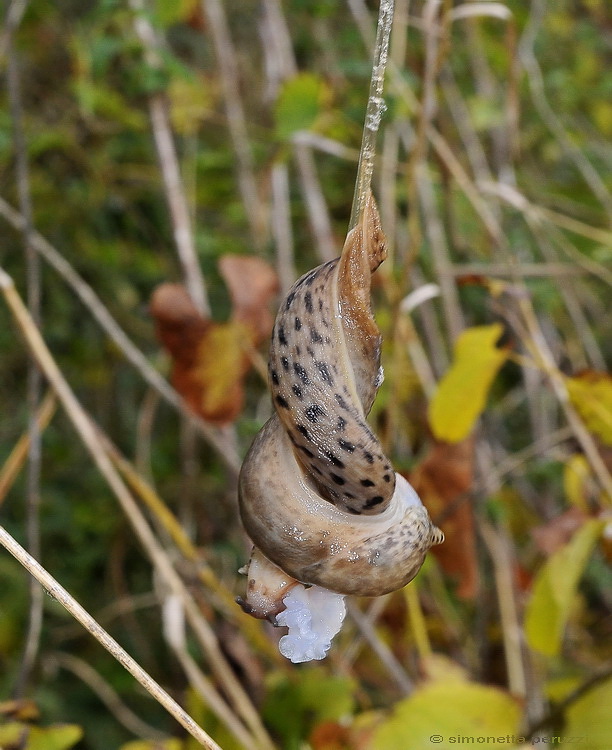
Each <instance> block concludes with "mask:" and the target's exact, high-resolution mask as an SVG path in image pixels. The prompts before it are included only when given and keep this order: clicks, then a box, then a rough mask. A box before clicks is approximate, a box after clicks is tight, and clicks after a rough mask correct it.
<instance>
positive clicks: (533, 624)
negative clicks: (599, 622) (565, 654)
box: [525, 519, 603, 656]
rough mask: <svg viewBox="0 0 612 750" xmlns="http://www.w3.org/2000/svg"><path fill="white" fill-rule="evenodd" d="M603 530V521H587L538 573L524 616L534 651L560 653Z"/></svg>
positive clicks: (526, 633)
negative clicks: (572, 609) (581, 582)
mask: <svg viewBox="0 0 612 750" xmlns="http://www.w3.org/2000/svg"><path fill="white" fill-rule="evenodd" d="M602 528H603V521H598V520H597V519H591V520H589V521H587V522H586V523H585V524H584V525H583V526H582V528H580V529H579V530H578V531H577V532H576V533H575V534H574V536H573V537H572V539H571V540H570V541H569V542H568V543H567V544H566V545H565V546H564V547H562V548H561V549H559V550H557V551H556V552H555V553H554V554H552V555H551V556H550V557H549V558H548V560H547V561H546V563H545V564H544V566H543V567H542V568H541V570H540V571H539V573H538V575H537V577H536V580H535V582H534V584H533V590H532V594H531V599H530V600H529V603H528V605H527V609H526V612H525V635H526V637H527V643H528V644H529V646H530V647H531V648H532V649H534V650H535V651H539V652H540V653H542V654H545V655H546V656H554V655H555V654H558V653H559V650H560V648H561V640H562V637H563V631H564V629H565V624H566V622H567V618H568V615H569V611H570V605H571V603H572V599H573V597H574V594H575V592H576V587H577V586H578V581H579V580H580V577H581V576H582V573H583V571H584V568H585V566H586V564H587V562H588V560H589V557H590V555H591V551H592V549H593V547H594V545H595V542H596V541H597V539H598V537H599V536H600V534H601V531H602Z"/></svg>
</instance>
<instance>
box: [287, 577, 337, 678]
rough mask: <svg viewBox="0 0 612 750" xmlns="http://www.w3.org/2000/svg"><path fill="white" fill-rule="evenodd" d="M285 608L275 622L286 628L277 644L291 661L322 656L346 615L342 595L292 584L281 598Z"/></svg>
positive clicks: (319, 588)
mask: <svg viewBox="0 0 612 750" xmlns="http://www.w3.org/2000/svg"><path fill="white" fill-rule="evenodd" d="M283 602H284V604H285V609H284V610H283V611H282V612H280V613H279V614H278V615H277V617H276V621H277V623H278V624H279V625H282V626H285V627H287V628H289V632H288V633H287V635H284V636H283V637H282V638H281V639H280V642H279V644H278V648H279V650H280V652H281V654H282V655H283V656H285V657H286V658H287V659H290V660H291V661H292V662H293V663H294V664H299V663H300V662H304V661H313V660H318V659H324V658H325V656H326V655H327V652H328V650H329V647H330V646H331V642H332V639H333V637H334V636H335V635H336V634H337V633H338V631H339V630H340V628H341V627H342V622H343V620H344V616H345V614H346V607H345V604H344V595H343V594H336V593H335V592H333V591H329V590H328V589H324V588H322V587H321V586H309V587H308V588H306V587H305V586H303V585H302V584H301V583H299V584H297V585H296V586H294V587H293V588H292V589H291V591H290V592H289V593H288V594H287V596H286V597H285V598H284V599H283Z"/></svg>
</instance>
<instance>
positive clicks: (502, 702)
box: [371, 681, 521, 750]
mask: <svg viewBox="0 0 612 750" xmlns="http://www.w3.org/2000/svg"><path fill="white" fill-rule="evenodd" d="M520 718H521V710H520V706H519V704H518V702H517V701H515V700H514V699H513V698H512V697H511V696H510V695H508V693H505V692H504V691H502V690H498V689H497V688H493V687H487V686H485V685H476V684H474V683H469V682H466V683H461V682H456V681H452V682H434V683H431V684H428V685H425V686H424V687H422V688H419V689H418V690H415V692H414V693H412V695H410V697H408V698H406V699H405V700H403V701H400V702H399V703H398V704H397V705H396V706H395V709H394V711H393V714H392V716H391V718H389V719H388V720H387V721H385V722H384V724H382V725H381V726H379V727H378V729H377V730H376V732H375V734H374V736H373V741H372V745H371V747H372V750H398V748H427V747H435V748H440V750H452V749H453V748H456V747H457V743H458V739H459V737H466V736H467V737H470V742H471V743H473V744H474V745H477V746H478V747H481V748H487V749H488V750H491V748H496V749H497V748H499V745H498V744H497V742H498V740H499V738H500V737H503V738H504V739H505V738H506V737H508V736H510V737H512V735H514V736H515V737H516V735H518V732H519V721H520ZM517 739H518V738H517ZM508 744H511V743H510V742H509V741H508ZM512 744H514V743H512Z"/></svg>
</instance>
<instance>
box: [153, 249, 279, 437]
mask: <svg viewBox="0 0 612 750" xmlns="http://www.w3.org/2000/svg"><path fill="white" fill-rule="evenodd" d="M219 270H220V272H221V275H222V276H223V278H224V279H225V282H226V284H227V286H228V289H229V293H230V297H231V300H232V315H231V319H230V320H229V321H228V322H226V323H217V322H215V321H213V320H210V319H206V318H204V317H202V315H200V313H199V312H198V310H197V308H196V307H195V305H194V304H193V302H192V300H191V298H190V297H189V294H188V293H187V290H186V289H185V287H184V286H182V285H181V284H161V285H160V286H159V287H157V289H155V291H154V292H153V295H152V297H151V305H150V310H151V315H152V316H153V318H154V319H155V330H156V334H157V337H158V339H159V340H160V342H161V343H162V345H163V346H164V347H165V348H166V349H167V350H168V352H169V353H170V356H171V357H172V365H173V367H172V374H171V380H172V384H173V385H174V387H175V388H176V390H177V391H178V392H179V393H180V394H181V395H182V396H183V398H184V399H185V400H186V401H187V403H188V404H189V405H190V406H191V408H192V409H193V410H194V411H195V412H196V413H197V414H199V415H200V416H201V417H203V418H204V419H206V420H207V421H209V422H213V423H215V424H220V425H221V424H227V423H228V422H232V421H233V420H234V419H236V417H237V416H238V414H239V413H240V411H241V409H242V405H243V402H244V387H243V380H244V377H245V375H246V373H247V372H248V370H249V367H250V363H251V360H250V356H249V352H250V351H251V350H252V349H253V347H254V346H256V345H257V344H258V343H260V342H261V341H262V340H263V339H265V338H267V337H268V336H269V335H270V331H271V329H272V324H273V318H272V315H271V314H270V310H269V309H268V306H269V303H270V300H271V299H272V297H273V296H274V295H275V294H276V291H277V288H278V281H277V277H276V273H275V272H274V270H273V269H272V267H271V266H269V265H268V264H267V263H266V262H265V261H263V260H261V259H260V258H254V257H250V256H239V255H225V256H223V257H222V258H221V260H220V261H219Z"/></svg>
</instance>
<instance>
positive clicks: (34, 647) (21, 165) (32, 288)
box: [7, 38, 43, 696]
mask: <svg viewBox="0 0 612 750" xmlns="http://www.w3.org/2000/svg"><path fill="white" fill-rule="evenodd" d="M9 39H10V38H9ZM7 54H8V71H7V73H8V75H7V78H8V94H9V102H10V109H11V120H12V125H13V143H14V147H15V172H16V181H17V192H18V195H19V207H20V210H21V214H22V216H23V220H24V223H23V229H22V232H21V234H22V239H23V248H24V256H25V265H26V275H27V300H28V309H29V311H30V314H31V315H32V319H33V320H34V322H35V323H36V325H38V326H40V317H41V305H40V298H41V280H40V259H39V257H38V254H37V253H36V251H35V250H34V248H33V247H32V235H33V212H32V201H31V197H30V177H29V169H28V157H27V148H26V143H25V138H24V123H23V111H22V110H23V107H22V101H21V82H20V76H19V61H18V58H17V52H16V50H15V48H14V45H13V44H12V43H11V41H9V44H8V45H7ZM26 391H27V395H26V402H27V406H28V414H29V420H28V433H29V442H28V464H27V477H26V518H27V520H26V534H27V540H28V550H29V552H30V554H31V555H32V556H33V557H35V558H40V475H41V464H42V455H41V453H42V444H41V434H40V430H39V427H38V419H37V415H36V410H37V409H38V406H39V401H40V397H41V376H40V371H39V370H38V367H37V366H36V363H35V361H34V359H33V358H32V357H30V359H29V362H28V373H27V384H26ZM42 618H43V595H42V591H41V590H40V586H38V585H37V584H36V582H35V581H34V579H30V611H29V615H28V627H27V632H26V639H25V646H24V652H23V657H22V659H21V665H20V668H19V674H18V676H17V681H16V685H15V695H17V696H21V695H22V694H23V692H24V690H25V688H26V685H27V682H28V679H29V677H30V674H31V672H32V669H33V668H34V664H35V662H36V658H37V656H38V651H39V647H40V636H41V632H42Z"/></svg>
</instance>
